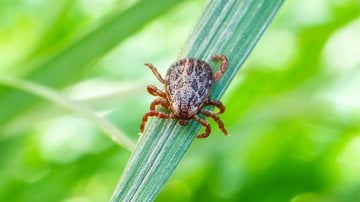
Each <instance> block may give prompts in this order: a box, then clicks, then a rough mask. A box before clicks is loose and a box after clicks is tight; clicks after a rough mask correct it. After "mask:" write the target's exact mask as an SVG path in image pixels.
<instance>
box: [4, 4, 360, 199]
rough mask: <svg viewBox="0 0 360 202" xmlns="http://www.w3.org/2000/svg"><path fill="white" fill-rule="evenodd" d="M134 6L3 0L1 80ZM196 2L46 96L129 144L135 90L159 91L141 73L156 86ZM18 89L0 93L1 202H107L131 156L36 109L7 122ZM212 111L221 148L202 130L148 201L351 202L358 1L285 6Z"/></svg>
mask: <svg viewBox="0 0 360 202" xmlns="http://www.w3.org/2000/svg"><path fill="white" fill-rule="evenodd" d="M136 3H138V1H135V0H120V1H115V0H103V1H95V0H77V1H72V0H68V1H54V0H15V1H10V0H5V1H1V2H0V77H2V78H6V77H9V76H10V77H17V78H22V77H26V75H29V74H31V72H34V71H36V70H37V69H36V67H37V64H40V63H42V62H43V61H44V60H47V59H48V58H51V57H52V56H53V55H55V54H57V53H58V52H59V51H61V50H63V49H64V48H66V47H68V46H69V44H72V43H73V42H74V41H76V40H78V39H79V38H81V37H82V36H83V35H84V34H86V33H88V32H90V31H91V30H93V29H95V28H96V27H97V26H98V25H99V23H100V22H101V21H102V20H103V19H108V18H111V16H112V14H113V13H115V12H121V11H126V10H127V9H129V8H131V7H132V6H133V5H135V4H136ZM156 3H158V2H157V1H154V2H153V4H154V5H156ZM204 4H205V1H203V0H202V1H196V2H195V1H183V2H179V3H174V5H173V6H172V7H171V9H170V10H169V11H168V12H163V13H162V14H161V15H160V16H158V17H157V18H149V19H148V20H147V21H146V23H145V26H143V27H142V28H141V29H137V30H136V31H133V32H131V34H129V35H127V36H124V38H125V40H123V41H121V43H119V44H118V45H117V46H115V47H114V48H113V49H111V51H110V52H107V54H106V55H104V56H103V57H100V58H94V61H93V62H92V64H90V65H87V66H86V68H83V70H82V71H78V72H77V73H76V74H75V75H71V76H72V82H71V83H70V84H68V85H65V86H64V88H57V90H60V91H61V93H63V94H64V95H65V96H66V97H69V98H71V99H73V100H76V101H78V102H81V103H84V105H86V106H88V107H90V108H91V109H92V110H93V111H94V112H96V113H97V114H98V115H99V116H102V117H105V118H106V119H107V120H109V121H110V122H112V123H113V124H114V125H116V126H117V127H119V128H120V129H121V130H122V131H124V132H125V133H126V134H127V135H128V136H129V137H130V138H132V139H133V140H134V141H136V139H137V137H138V132H139V124H140V121H141V117H142V115H143V113H145V112H146V111H147V110H148V105H149V103H150V101H151V100H152V99H153V97H152V96H150V95H148V93H147V92H146V90H145V86H146V85H147V84H154V85H157V86H159V87H161V85H160V83H159V82H158V81H157V80H156V78H155V77H154V76H153V74H152V73H151V72H150V71H149V70H148V69H147V68H146V67H144V66H143V63H145V62H151V63H153V64H154V65H155V66H157V67H158V69H159V72H160V73H161V74H165V72H166V69H167V68H168V66H169V65H170V64H171V63H172V62H173V61H174V60H176V59H177V57H178V55H179V52H180V51H181V48H182V47H183V45H184V43H185V42H186V39H187V36H188V35H189V33H190V32H191V28H192V27H193V25H194V24H195V23H196V20H197V19H198V17H199V15H200V14H201V12H202V8H203V6H204ZM149 10H150V9H149ZM142 12H147V10H146V9H145V10H142ZM142 14H143V13H132V16H129V17H130V18H131V19H134V21H136V19H138V18H139V17H141V15H142ZM111 34H114V35H116V34H117V33H111ZM87 51H89V52H90V51H91V50H87ZM79 57H81V55H80V56H79ZM75 59H76V58H75ZM230 62H231V61H230ZM64 68H65V67H64ZM67 68H69V67H67ZM70 68H71V67H70ZM37 71H41V70H37ZM48 76H49V77H50V78H52V77H54V75H48ZM55 76H56V79H59V80H61V79H66V78H62V75H61V74H58V75H55ZM16 91H17V90H15V89H13V88H9V87H6V86H5V85H3V84H1V83H0V104H1V103H2V105H0V106H1V107H2V108H0V120H4V121H2V122H1V125H0V201H67V202H83V201H107V200H108V199H109V198H110V196H111V194H112V192H113V190H114V188H115V185H116V183H117V181H118V179H119V177H120V175H121V172H122V170H123V168H124V166H125V164H126V162H127V159H128V158H129V156H130V152H129V151H127V150H125V149H123V148H121V147H119V146H118V145H116V144H115V143H114V142H113V141H111V140H110V139H109V138H108V137H107V136H105V135H104V134H103V133H101V132H99V131H98V130H97V129H96V128H95V127H94V126H93V125H92V124H90V123H89V122H87V121H86V120H84V119H83V118H82V117H79V116H77V115H73V114H69V113H68V112H67V111H65V110H64V109H62V108H61V107H58V106H56V105H54V104H53V103H50V102H47V101H44V100H42V99H40V98H36V100H34V102H33V103H32V104H31V106H27V107H26V109H24V110H21V112H19V113H16V114H14V115H12V116H10V117H9V116H8V115H7V116H6V117H5V115H4V113H2V112H5V110H7V109H5V108H4V106H6V107H7V108H9V109H10V108H11V109H12V108H14V109H17V106H18V105H19V104H21V102H22V98H21V97H19V99H15V100H16V102H12V103H11V106H10V105H6V103H8V100H6V99H7V97H5V96H4V95H5V94H7V95H11V94H12V93H14V92H16ZM29 95H31V94H29ZM222 101H223V102H224V104H225V106H226V112H225V114H223V115H222V116H221V117H222V120H223V121H224V123H225V125H226V127H227V129H228V131H229V132H230V133H231V136H230V137H223V135H222V134H221V131H219V130H218V129H216V126H215V125H214V123H213V122H211V123H212V124H213V126H214V127H213V128H214V130H213V132H212V134H211V136H210V137H209V138H207V139H204V140H196V141H194V143H193V145H192V147H191V148H190V150H189V151H188V153H187V155H185V157H184V159H183V161H182V162H181V163H180V165H179V166H178V168H177V170H176V171H175V173H174V174H173V176H172V177H171V178H170V180H169V181H168V183H167V184H166V186H165V188H164V189H163V191H162V193H161V194H160V196H159V197H158V199H157V201H293V202H302V201H304V202H307V201H346V202H347V201H348V202H359V201H360V2H359V1H358V0H342V1H341V0H316V1H312V0H293V1H287V2H285V4H284V5H283V6H282V8H281V9H280V11H279V13H278V15H277V16H276V17H275V19H274V21H273V23H272V24H271V25H270V27H269V29H268V30H267V31H266V32H265V34H264V36H263V37H262V38H261V40H260V41H259V43H258V45H257V46H256V47H255V49H254V51H253V52H252V53H251V55H250V57H249V58H248V60H247V62H246V63H245V65H244V66H243V67H242V69H241V70H240V72H239V73H238V75H237V76H236V78H235V79H234V80H233V82H232V84H231V86H230V87H229V89H228V90H227V92H226V93H225V95H224V96H223V98H222ZM4 103H5V104H4ZM3 115H4V116H3ZM2 116H3V117H2Z"/></svg>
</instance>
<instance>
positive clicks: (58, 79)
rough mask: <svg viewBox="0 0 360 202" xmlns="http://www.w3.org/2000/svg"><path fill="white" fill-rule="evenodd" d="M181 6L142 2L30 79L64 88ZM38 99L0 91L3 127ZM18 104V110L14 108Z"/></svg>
mask: <svg viewBox="0 0 360 202" xmlns="http://www.w3.org/2000/svg"><path fill="white" fill-rule="evenodd" d="M179 3H181V1H177V0H164V1H162V2H161V4H159V3H157V2H156V1H140V2H139V3H137V4H136V5H134V6H133V7H131V8H129V9H128V10H126V11H124V12H118V13H114V14H113V16H112V17H108V20H107V21H106V22H103V23H102V24H100V25H99V26H98V27H97V28H96V29H94V30H93V31H91V32H89V33H88V34H86V35H85V36H83V37H82V38H80V39H79V40H77V41H76V42H74V43H73V44H71V45H70V46H68V47H67V48H65V49H64V50H62V51H60V52H59V53H58V54H56V55H54V56H53V57H52V58H50V59H48V60H47V61H45V62H44V63H42V64H39V65H38V66H36V67H34V68H31V69H34V71H33V72H31V73H30V74H29V75H28V76H27V77H26V79H27V80H31V81H34V82H37V83H41V84H43V85H46V86H51V87H63V86H66V85H68V84H70V83H72V82H74V81H78V80H79V77H81V75H82V74H83V73H84V70H86V69H87V68H88V65H89V64H90V63H91V62H94V61H95V60H96V59H98V58H99V57H101V56H102V55H104V54H105V53H106V52H108V51H109V50H111V49H112V48H113V47H115V46H116V45H117V44H118V43H119V42H120V41H122V40H124V39H125V38H126V37H128V36H130V35H131V34H132V33H133V32H135V31H137V30H138V29H140V28H141V27H142V26H144V25H145V24H146V23H148V22H150V21H151V20H152V19H153V18H155V17H156V16H158V15H160V14H162V13H164V12H166V11H168V10H169V9H171V8H172V7H173V6H175V5H177V4H179ZM34 101H35V98H34V97H32V96H29V95H27V94H25V93H23V92H21V91H15V90H13V89H9V88H0V109H1V115H0V126H1V125H3V124H4V123H5V122H7V121H8V120H10V119H11V118H13V117H14V116H18V115H19V114H20V113H21V112H23V111H24V110H25V109H26V108H28V107H29V106H31V104H32V103H33V102H34ZM14 105H16V107H14Z"/></svg>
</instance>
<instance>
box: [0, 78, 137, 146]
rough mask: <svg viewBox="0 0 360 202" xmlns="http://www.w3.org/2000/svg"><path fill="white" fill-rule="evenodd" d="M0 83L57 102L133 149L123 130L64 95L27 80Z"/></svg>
mask: <svg viewBox="0 0 360 202" xmlns="http://www.w3.org/2000/svg"><path fill="white" fill-rule="evenodd" d="M0 83H1V84H3V85H7V86H9V87H13V88H18V89H21V90H23V91H26V92H29V93H32V94H34V95H37V96H39V97H42V98H44V99H46V100H49V101H51V102H53V103H55V104H57V105H58V106H60V107H62V108H64V109H66V110H68V111H70V112H72V113H74V114H77V115H79V116H81V117H83V118H85V119H87V120H88V121H89V122H90V123H92V124H93V125H94V126H96V127H97V128H99V129H100V130H101V131H102V132H104V133H105V134H106V135H107V136H108V137H109V138H110V139H112V140H113V141H114V142H116V143H117V144H119V145H121V146H122V147H124V148H125V149H127V150H129V151H132V150H133V149H134V143H133V142H132V140H131V139H129V138H128V137H127V136H126V135H125V134H124V133H123V132H121V131H120V130H119V129H117V128H116V127H115V126H114V125H112V124H111V123H110V122H108V121H107V120H105V119H103V118H100V117H99V116H97V115H96V114H94V113H93V112H92V111H91V110H89V109H87V108H86V107H84V106H82V105H80V104H78V103H76V102H74V101H72V100H69V99H67V98H66V97H64V96H62V95H61V94H59V93H57V92H56V91H54V90H52V89H50V88H48V87H45V86H41V85H38V84H35V83H32V82H29V81H21V80H17V79H9V78H0Z"/></svg>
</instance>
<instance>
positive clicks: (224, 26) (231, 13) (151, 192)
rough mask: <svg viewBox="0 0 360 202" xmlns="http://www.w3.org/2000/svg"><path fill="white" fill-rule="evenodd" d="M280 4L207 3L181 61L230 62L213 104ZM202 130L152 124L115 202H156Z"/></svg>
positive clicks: (278, 0)
mask: <svg viewBox="0 0 360 202" xmlns="http://www.w3.org/2000/svg"><path fill="white" fill-rule="evenodd" d="M282 2H283V1H282V0H274V1H266V0H255V1H254V0H244V1H237V0H232V1H215V0H214V1H209V2H208V3H207V5H206V7H205V8H204V11H203V14H202V16H201V18H200V20H199V22H198V24H197V25H196V26H195V28H194V32H193V33H192V34H191V36H190V38H189V40H188V42H187V44H186V47H185V48H184V52H183V53H182V56H184V57H196V58H200V59H203V60H205V61H208V62H210V58H211V56H213V55H215V54H218V53H220V54H224V55H226V56H227V57H228V59H229V68H228V70H227V71H226V72H225V74H224V75H223V77H222V78H221V79H220V80H219V81H217V82H216V83H215V85H214V87H213V90H212V93H211V98H212V99H219V98H220V97H221V95H222V94H223V93H224V92H225V90H226V88H227V86H228V85H229V84H230V82H231V80H232V79H233V78H234V76H235V75H236V73H237V71H238V70H239V68H240V66H241V65H242V64H243V63H244V61H245V59H246V57H247V56H248V54H249V53H250V51H251V50H252V49H253V47H254V45H255V44H256V42H257V41H258V40H259V38H260V36H261V35H262V33H263V32H264V31H265V29H266V27H267V26H268V25H269V23H270V22H271V20H272V19H273V17H274V15H275V13H276V12H277V11H278V9H279V7H280V6H281V4H282ZM225 113H226V112H225ZM225 124H226V123H225ZM200 128H201V125H200V124H198V123H197V122H195V121H191V122H190V124H189V125H188V126H186V127H184V126H180V125H179V124H177V121H176V120H161V119H157V118H153V119H151V120H149V122H148V123H147V125H146V128H145V133H144V134H143V135H142V136H141V138H140V139H139V142H138V143H137V146H136V148H135V151H134V153H133V154H132V156H131V158H130V160H129V162H128V164H127V166H126V168H125V171H124V172H123V175H122V177H121V179H120V181H119V183H118V185H117V187H116V190H115V192H114V194H113V196H112V199H111V200H112V201H151V200H154V198H155V197H156V196H157V195H158V193H159V192H160V190H161V188H162V187H163V186H164V184H165V183H166V181H167V180H168V178H169V177H170V175H171V173H172V172H173V171H174V169H175V168H176V166H177V164H178V163H179V161H180V160H181V158H182V157H183V155H184V154H185V152H186V151H187V149H188V148H189V146H190V144H191V142H192V141H193V140H194V138H195V136H196V135H197V134H198V133H199V130H200ZM230 132H231V131H230ZM229 138H231V137H229Z"/></svg>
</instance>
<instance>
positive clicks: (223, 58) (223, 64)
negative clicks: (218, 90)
mask: <svg viewBox="0 0 360 202" xmlns="http://www.w3.org/2000/svg"><path fill="white" fill-rule="evenodd" d="M212 59H213V60H221V67H220V70H219V71H217V72H216V73H215V76H214V81H216V80H218V79H220V77H221V76H222V75H223V73H224V72H225V70H226V69H227V67H228V63H229V62H228V59H227V58H226V56H225V55H221V54H217V55H214V56H213V57H212Z"/></svg>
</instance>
